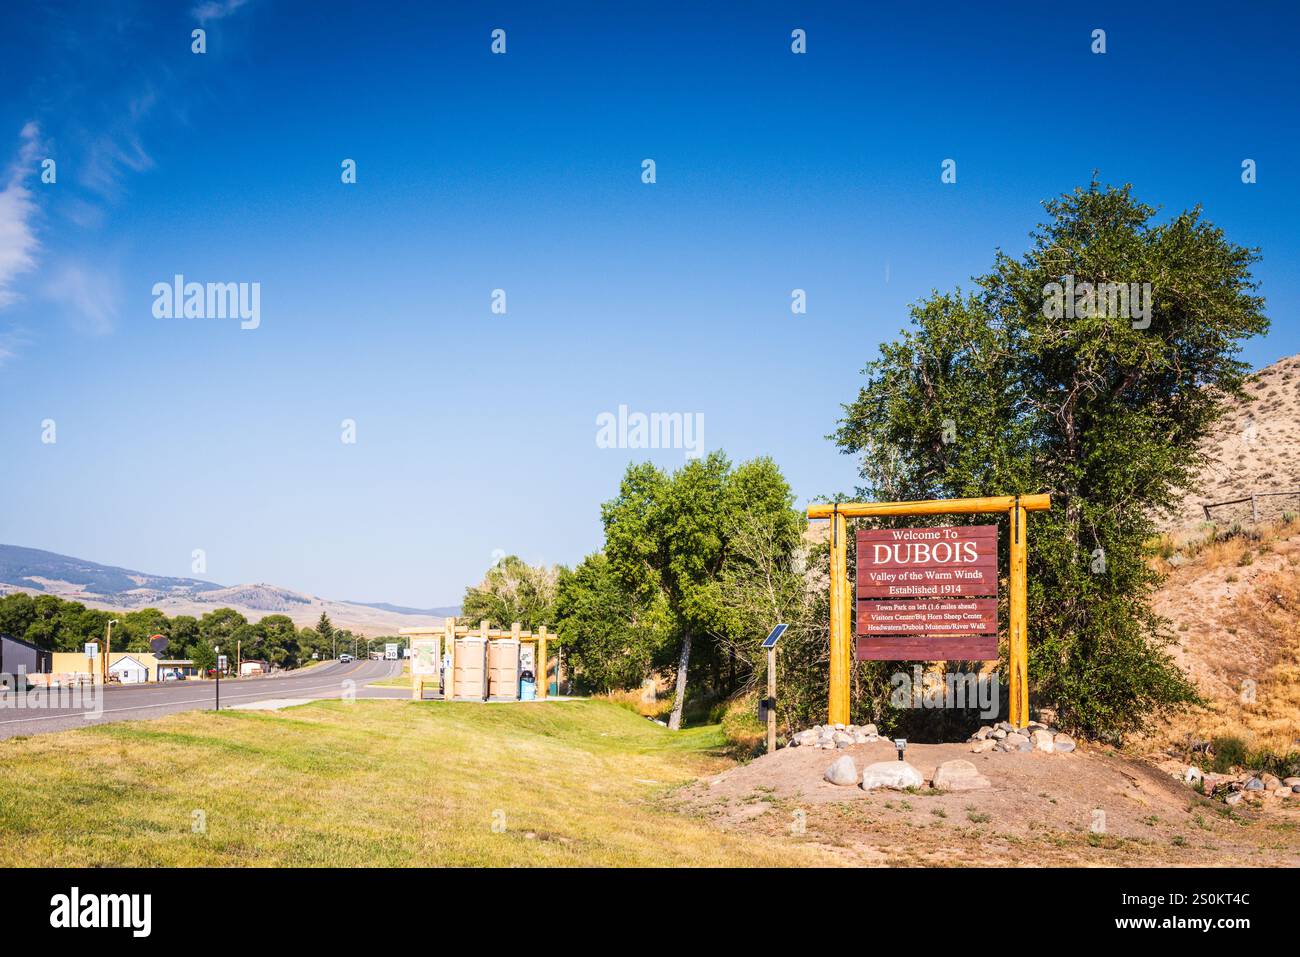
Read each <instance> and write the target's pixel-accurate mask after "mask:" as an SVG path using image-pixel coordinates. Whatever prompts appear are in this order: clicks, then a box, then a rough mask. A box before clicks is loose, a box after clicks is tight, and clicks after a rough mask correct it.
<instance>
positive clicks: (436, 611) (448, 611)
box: [348, 601, 460, 618]
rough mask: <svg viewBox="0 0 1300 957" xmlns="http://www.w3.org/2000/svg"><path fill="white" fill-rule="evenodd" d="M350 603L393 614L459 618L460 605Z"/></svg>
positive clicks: (380, 602) (383, 602) (381, 602)
mask: <svg viewBox="0 0 1300 957" xmlns="http://www.w3.org/2000/svg"><path fill="white" fill-rule="evenodd" d="M348 604H351V605H364V606H365V607H366V608H378V609H380V610H381V611H391V612H392V613H393V614H395V615H434V616H436V617H438V618H459V617H460V605H444V606H442V607H441V608H407V607H406V606H405V605H390V604H389V603H388V602H386V601H354V602H349V603H348Z"/></svg>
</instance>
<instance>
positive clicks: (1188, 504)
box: [1166, 355, 1300, 530]
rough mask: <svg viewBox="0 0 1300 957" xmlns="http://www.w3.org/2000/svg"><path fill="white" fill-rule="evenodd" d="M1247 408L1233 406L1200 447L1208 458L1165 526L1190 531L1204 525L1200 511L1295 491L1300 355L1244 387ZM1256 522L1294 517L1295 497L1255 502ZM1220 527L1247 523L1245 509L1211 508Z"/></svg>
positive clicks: (1298, 485) (1298, 506) (1298, 500)
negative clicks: (1265, 494) (1253, 496)
mask: <svg viewBox="0 0 1300 957" xmlns="http://www.w3.org/2000/svg"><path fill="white" fill-rule="evenodd" d="M1246 391H1247V393H1248V394H1249V395H1250V396H1251V398H1252V399H1253V400H1254V401H1252V402H1246V403H1241V402H1234V403H1232V406H1231V408H1230V410H1229V412H1228V414H1227V415H1225V416H1224V417H1223V418H1222V419H1221V420H1220V421H1219V422H1218V423H1217V424H1216V425H1215V428H1214V432H1213V433H1212V435H1211V436H1210V437H1209V439H1208V440H1207V441H1206V442H1205V444H1204V445H1203V446H1202V448H1203V450H1204V451H1205V452H1207V453H1208V454H1209V456H1210V458H1211V463H1210V465H1209V466H1208V467H1207V468H1206V469H1205V471H1204V472H1203V473H1202V474H1201V477H1200V480H1199V481H1198V482H1197V484H1196V487H1195V488H1194V489H1193V490H1192V493H1191V494H1190V495H1188V496H1187V498H1186V499H1185V500H1184V502H1183V504H1182V507H1181V508H1180V509H1179V510H1178V512H1177V514H1176V515H1175V516H1174V517H1173V518H1172V519H1170V520H1169V521H1168V522H1167V523H1166V525H1167V527H1168V528H1170V529H1171V530H1177V529H1190V528H1195V527H1196V526H1197V525H1199V524H1200V523H1201V522H1204V521H1205V509H1204V505H1205V503H1207V502H1222V501H1225V500H1229V499H1237V498H1243V497H1248V496H1250V495H1251V493H1262V492H1282V491H1288V492H1295V491H1297V490H1300V355H1296V356H1290V357H1288V358H1286V359H1282V360H1281V361H1279V362H1275V363H1273V364H1272V365H1271V366H1267V367H1265V368H1264V369H1261V370H1260V371H1259V372H1257V373H1255V374H1254V375H1253V376H1251V378H1250V381H1249V382H1248V383H1247V386H1246ZM1258 509H1259V519H1260V521H1268V520H1272V519H1277V518H1280V517H1281V515H1282V513H1283V512H1286V511H1300V495H1285V496H1277V497H1269V498H1261V499H1259V500H1258ZM1211 516H1212V518H1213V520H1214V521H1215V522H1217V523H1219V524H1221V525H1227V524H1231V523H1232V522H1234V521H1235V522H1249V521H1251V510H1250V503H1249V502H1244V503H1239V504H1237V505H1224V506H1217V507H1215V508H1212V509H1211Z"/></svg>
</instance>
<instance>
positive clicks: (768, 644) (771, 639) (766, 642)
mask: <svg viewBox="0 0 1300 957" xmlns="http://www.w3.org/2000/svg"><path fill="white" fill-rule="evenodd" d="M788 627H789V626H788V625H777V626H776V627H775V628H773V629H772V633H771V634H770V635H768V636H767V637H766V638H764V639H763V647H764V648H775V647H776V643H777V642H778V641H780V640H781V636H782V635H783V634H785V630H786V628H788Z"/></svg>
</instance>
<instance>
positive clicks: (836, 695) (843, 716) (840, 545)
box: [826, 514, 850, 724]
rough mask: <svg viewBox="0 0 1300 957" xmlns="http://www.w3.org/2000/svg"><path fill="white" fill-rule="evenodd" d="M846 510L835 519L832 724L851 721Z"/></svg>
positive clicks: (829, 709)
mask: <svg viewBox="0 0 1300 957" xmlns="http://www.w3.org/2000/svg"><path fill="white" fill-rule="evenodd" d="M846 524H847V523H846V522H845V520H844V515H843V514H833V516H832V523H831V583H830V584H831V594H830V602H831V635H830V639H831V647H830V658H831V660H830V666H831V680H830V693H829V700H828V701H827V706H826V712H827V713H826V721H827V723H828V724H848V723H849V667H848V665H849V653H850V652H849V623H848V617H847V613H848V608H849V604H848V599H847V597H846V592H847V591H848V574H847V569H848V541H847V540H848V533H847V530H846Z"/></svg>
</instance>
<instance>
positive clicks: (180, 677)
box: [163, 668, 185, 681]
mask: <svg viewBox="0 0 1300 957" xmlns="http://www.w3.org/2000/svg"><path fill="white" fill-rule="evenodd" d="M184 680H185V673H184V672H183V671H177V670H176V669H175V668H168V669H167V670H166V671H164V672H163V681H184Z"/></svg>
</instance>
